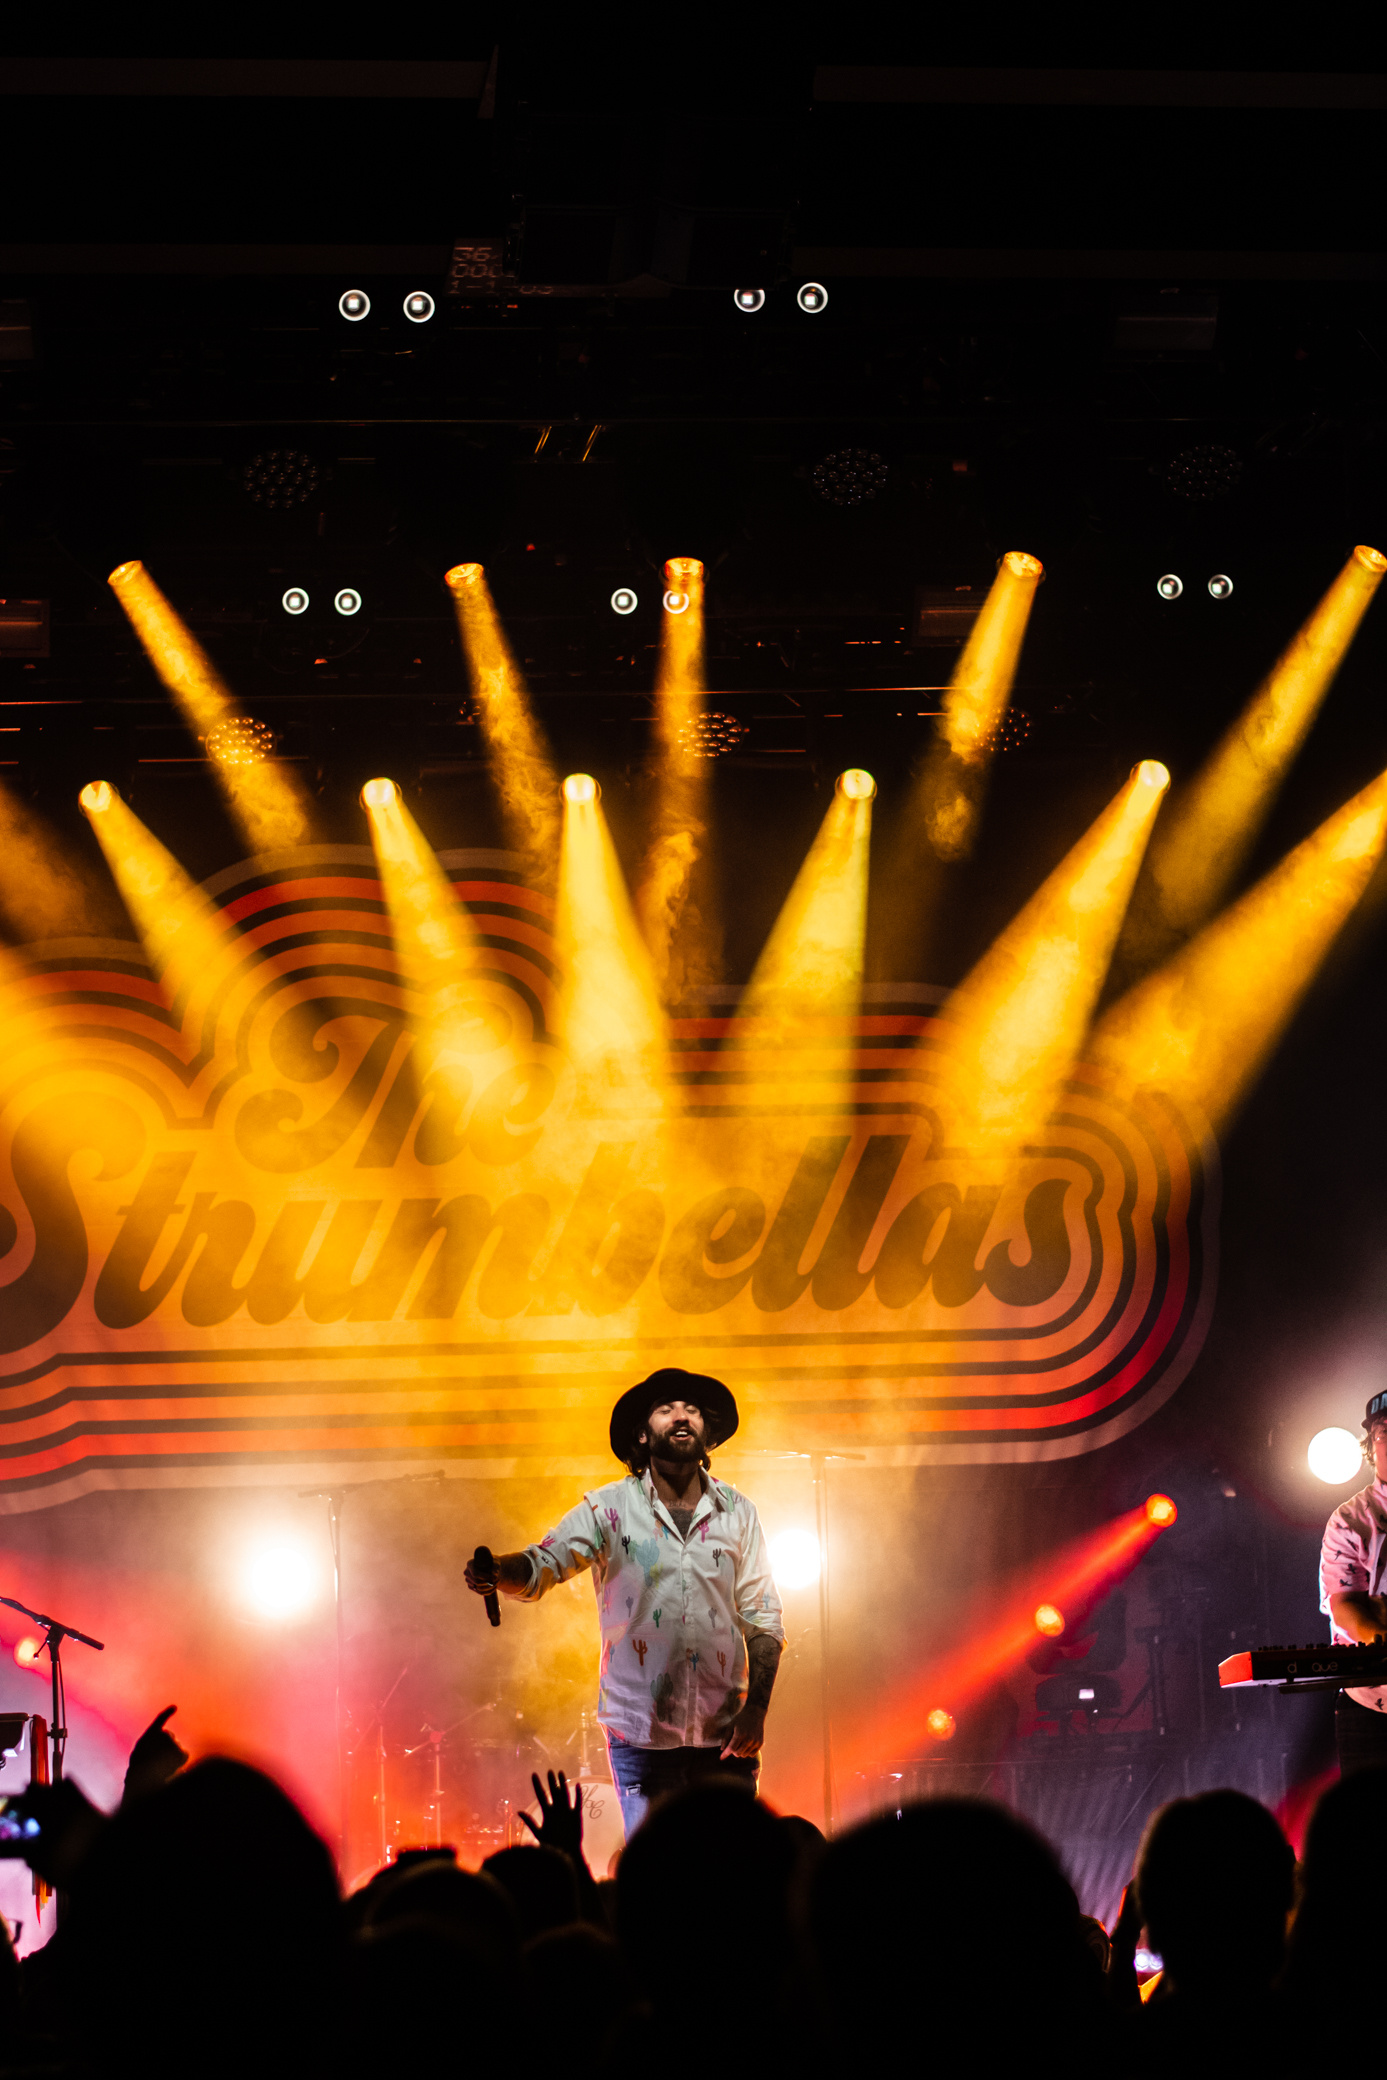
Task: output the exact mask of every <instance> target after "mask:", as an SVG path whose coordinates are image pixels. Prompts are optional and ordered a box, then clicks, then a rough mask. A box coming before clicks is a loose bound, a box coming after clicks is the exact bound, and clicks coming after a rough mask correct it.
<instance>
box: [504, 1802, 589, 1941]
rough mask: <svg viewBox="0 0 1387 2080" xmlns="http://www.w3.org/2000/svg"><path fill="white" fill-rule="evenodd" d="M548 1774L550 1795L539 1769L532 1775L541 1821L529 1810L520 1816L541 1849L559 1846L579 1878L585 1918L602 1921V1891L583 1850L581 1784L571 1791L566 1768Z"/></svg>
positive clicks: (559, 1849) (585, 1919)
mask: <svg viewBox="0 0 1387 2080" xmlns="http://www.w3.org/2000/svg"><path fill="white" fill-rule="evenodd" d="M548 1774H549V1795H548V1797H546V1796H545V1792H544V1786H543V1785H542V1784H541V1782H540V1780H539V1772H538V1770H535V1771H533V1772H532V1773H531V1776H530V1782H531V1783H532V1784H533V1786H534V1790H535V1803H536V1804H537V1805H538V1807H539V1820H538V1822H537V1823H536V1822H535V1821H534V1820H532V1819H531V1818H530V1815H529V1814H528V1813H521V1815H520V1818H521V1819H522V1820H523V1821H524V1823H525V1825H526V1826H527V1827H528V1828H529V1830H530V1833H531V1834H532V1835H533V1836H534V1838H535V1840H536V1841H537V1842H538V1843H539V1845H540V1847H541V1848H542V1849H557V1850H558V1851H559V1852H560V1854H561V1855H564V1856H566V1857H567V1858H568V1860H569V1862H570V1863H571V1864H572V1865H573V1871H574V1875H575V1877H576V1878H577V1880H578V1897H579V1901H580V1904H581V1906H582V1913H583V1919H584V1921H593V1922H596V1923H598V1924H599V1925H600V1924H601V1923H602V1921H603V1918H604V1917H603V1913H602V1900H601V1894H600V1893H599V1892H598V1890H597V1882H596V1880H595V1879H594V1877H593V1874H592V1872H591V1870H590V1869H589V1867H588V1860H587V1858H586V1856H584V1854H583V1792H582V1786H581V1785H579V1784H575V1785H574V1786H573V1788H572V1791H571V1792H570V1790H569V1785H568V1777H567V1775H566V1774H565V1772H564V1771H563V1770H560V1771H559V1772H558V1774H557V1776H556V1775H555V1773H554V1771H553V1770H552V1769H551V1770H550V1771H549V1773H548Z"/></svg>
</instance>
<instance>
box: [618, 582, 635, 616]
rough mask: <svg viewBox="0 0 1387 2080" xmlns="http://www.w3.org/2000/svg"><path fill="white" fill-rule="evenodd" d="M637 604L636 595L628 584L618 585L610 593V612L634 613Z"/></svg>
mask: <svg viewBox="0 0 1387 2080" xmlns="http://www.w3.org/2000/svg"><path fill="white" fill-rule="evenodd" d="M637 605H638V601H637V599H636V595H635V593H634V592H632V590H631V588H630V586H629V585H618V586H617V588H616V591H615V592H614V593H613V594H612V612H613V613H614V614H634V613H635V611H636V607H637Z"/></svg>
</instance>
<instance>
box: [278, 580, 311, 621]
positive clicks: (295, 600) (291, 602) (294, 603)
mask: <svg viewBox="0 0 1387 2080" xmlns="http://www.w3.org/2000/svg"><path fill="white" fill-rule="evenodd" d="M280 604H281V605H282V607H283V608H284V611H285V613H286V614H306V613H307V612H308V594H307V593H306V592H305V591H304V589H303V587H302V585H291V586H290V587H289V590H288V591H287V592H286V593H285V595H284V598H283V600H282V601H281V602H280Z"/></svg>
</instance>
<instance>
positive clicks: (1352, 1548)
mask: <svg viewBox="0 0 1387 2080" xmlns="http://www.w3.org/2000/svg"><path fill="white" fill-rule="evenodd" d="M1363 1433H1364V1434H1363V1457H1364V1459H1365V1460H1366V1461H1367V1463H1368V1464H1369V1465H1370V1466H1371V1467H1372V1470H1373V1475H1374V1478H1373V1479H1372V1480H1371V1481H1370V1482H1369V1483H1368V1485H1367V1486H1366V1487H1364V1488H1360V1489H1359V1490H1358V1493H1357V1494H1356V1495H1350V1496H1349V1499H1348V1501H1347V1502H1341V1503H1340V1504H1339V1507H1338V1508H1337V1509H1336V1510H1335V1511H1334V1513H1333V1515H1332V1516H1331V1517H1330V1519H1329V1522H1328V1523H1327V1524H1326V1525H1325V1527H1324V1543H1323V1545H1322V1546H1321V1548H1320V1609H1321V1610H1322V1611H1324V1612H1326V1613H1327V1614H1328V1617H1329V1620H1330V1623H1331V1625H1332V1626H1333V1637H1334V1641H1335V1643H1336V1644H1337V1645H1346V1644H1350V1643H1352V1642H1354V1641H1361V1642H1363V1643H1365V1644H1368V1645H1371V1643H1372V1642H1373V1641H1374V1640H1377V1639H1387V1390H1384V1391H1383V1392H1382V1393H1380V1394H1374V1395H1373V1398H1372V1400H1371V1401H1370V1402H1369V1403H1368V1407H1367V1413H1366V1414H1365V1416H1364V1418H1363ZM1334 1728H1335V1733H1336V1736H1337V1739H1338V1746H1339V1768H1340V1769H1341V1770H1342V1771H1343V1772H1345V1773H1347V1772H1348V1771H1349V1770H1353V1769H1362V1768H1363V1767H1364V1766H1365V1765H1366V1764H1368V1763H1372V1762H1387V1685H1381V1686H1379V1687H1378V1688H1376V1689H1373V1690H1342V1691H1340V1693H1339V1705H1338V1710H1337V1711H1336V1713H1335V1715H1334Z"/></svg>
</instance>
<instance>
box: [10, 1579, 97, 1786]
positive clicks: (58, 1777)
mask: <svg viewBox="0 0 1387 2080" xmlns="http://www.w3.org/2000/svg"><path fill="white" fill-rule="evenodd" d="M0 1603H3V1604H5V1605H6V1606H7V1607H8V1609H10V1610H12V1611H20V1612H22V1613H23V1615H24V1616H25V1617H26V1618H32V1619H33V1621H34V1623H35V1624H36V1625H42V1627H43V1643H44V1645H45V1647H47V1649H48V1659H49V1662H50V1664H51V1667H52V1676H53V1724H52V1728H51V1731H50V1739H51V1740H52V1743H53V1772H52V1778H51V1781H52V1782H53V1783H55V1784H60V1783H61V1782H62V1778H63V1750H64V1749H65V1748H66V1746H67V1727H66V1726H65V1725H64V1724H63V1720H64V1718H65V1717H66V1711H67V1693H66V1691H65V1689H64V1688H63V1665H62V1651H63V1641H64V1640H65V1639H75V1640H80V1642H81V1644H82V1645H83V1646H84V1647H95V1649H96V1651H97V1653H98V1654H104V1653H105V1651H106V1642H105V1641H104V1640H100V1639H93V1638H92V1636H91V1634H90V1633H89V1632H79V1631H78V1630H77V1627H76V1626H75V1625H64V1624H62V1623H60V1621H59V1620H58V1619H57V1618H49V1617H47V1616H45V1614H44V1613H43V1612H42V1611H31V1610H30V1608H29V1606H28V1604H27V1603H17V1602H16V1601H15V1599H14V1597H13V1596H0Z"/></svg>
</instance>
